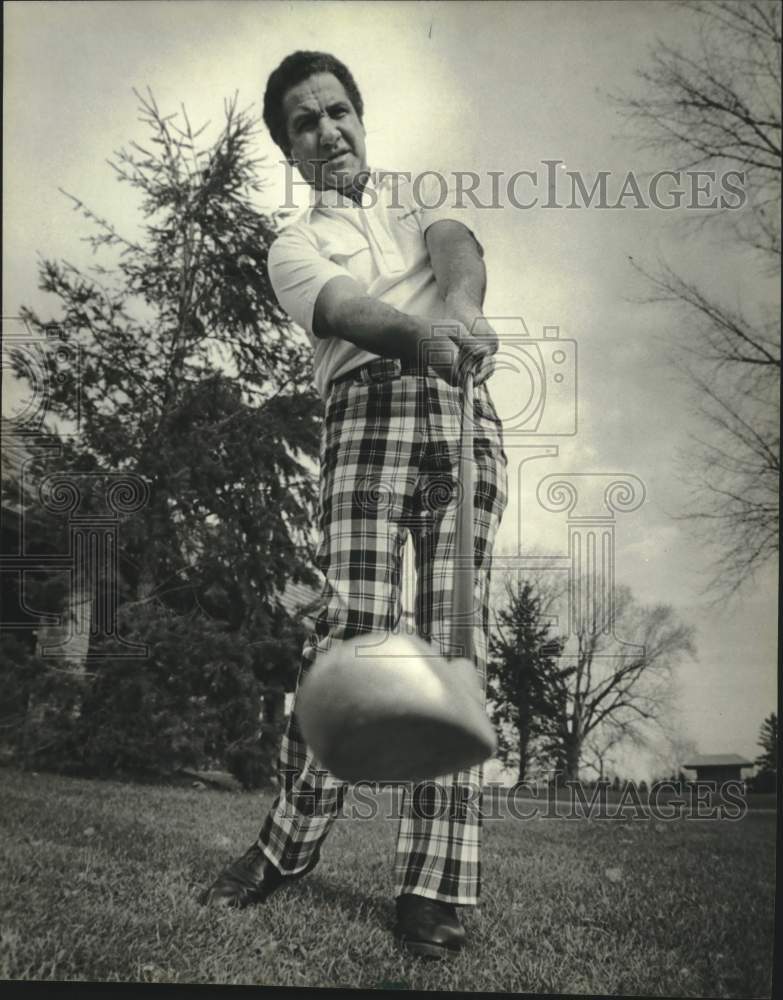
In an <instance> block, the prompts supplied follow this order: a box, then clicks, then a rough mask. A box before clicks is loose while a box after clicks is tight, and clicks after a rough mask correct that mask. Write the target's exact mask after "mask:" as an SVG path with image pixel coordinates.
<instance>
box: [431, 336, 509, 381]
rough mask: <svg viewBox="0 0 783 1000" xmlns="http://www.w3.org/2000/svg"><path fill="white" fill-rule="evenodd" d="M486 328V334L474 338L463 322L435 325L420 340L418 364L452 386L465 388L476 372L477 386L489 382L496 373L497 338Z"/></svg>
mask: <svg viewBox="0 0 783 1000" xmlns="http://www.w3.org/2000/svg"><path fill="white" fill-rule="evenodd" d="M485 325H486V328H487V333H486V334H483V333H482V335H481V336H471V334H470V332H469V331H468V330H467V328H466V327H465V324H464V323H461V322H460V321H459V320H439V321H437V322H433V323H432V324H431V326H430V329H429V330H426V329H425V330H424V331H423V332H422V335H421V337H420V340H419V355H418V359H417V361H418V365H419V367H420V368H421V370H422V371H426V369H427V368H430V369H432V370H433V371H434V372H435V374H436V375H438V376H439V377H440V378H442V379H444V381H446V382H448V383H449V385H455V386H456V385H462V383H463V382H464V380H465V376H466V375H467V374H468V373H472V375H473V378H474V384H476V385H480V384H481V383H482V382H484V381H486V379H488V378H489V376H490V375H491V374H492V371H493V370H494V361H493V355H494V354H495V352H496V351H497V336H496V335H495V334H494V331H493V330H491V328H490V327H489V325H488V324H485Z"/></svg>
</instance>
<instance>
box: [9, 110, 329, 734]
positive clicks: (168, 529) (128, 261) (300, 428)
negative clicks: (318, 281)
mask: <svg viewBox="0 0 783 1000" xmlns="http://www.w3.org/2000/svg"><path fill="white" fill-rule="evenodd" d="M137 96H138V95H137ZM139 101H140V112H141V120H142V122H143V123H144V125H145V126H146V128H147V129H148V132H149V141H148V142H146V143H145V144H144V145H142V144H140V143H136V142H131V143H130V144H129V146H128V147H127V148H125V149H122V150H120V151H119V152H118V153H116V155H115V157H114V159H113V160H112V161H111V166H112V167H113V168H114V170H115V171H116V173H117V177H118V179H119V181H120V182H121V183H123V184H125V185H127V186H128V187H129V188H131V189H133V190H134V191H135V192H136V193H137V194H139V195H140V196H141V201H140V208H141V217H142V220H141V221H142V225H141V227H140V235H139V236H138V237H136V236H133V237H131V236H125V235H122V234H120V233H119V232H118V231H117V229H116V228H115V227H114V226H113V225H112V224H111V222H109V221H107V220H105V219H102V218H100V217H98V216H97V215H96V214H95V213H94V212H92V211H91V210H90V209H89V208H88V207H86V206H85V205H84V204H83V203H82V202H81V201H80V200H79V199H77V198H73V199H72V200H73V202H74V207H75V209H77V210H78V211H79V212H80V213H81V214H82V215H83V216H84V217H85V218H86V219H87V220H88V221H89V222H90V224H91V227H92V229H93V232H92V235H90V236H89V238H88V241H89V242H90V243H91V245H92V247H93V250H94V251H96V252H99V253H100V254H101V255H102V256H103V258H104V259H103V262H102V263H100V264H98V265H96V266H94V267H92V268H90V269H89V270H88V271H83V270H80V269H78V268H77V267H75V266H73V265H72V264H70V263H68V262H67V261H55V260H47V259H45V260H44V261H43V262H42V264H41V268H40V282H41V288H42V289H43V290H44V291H45V292H48V293H51V294H52V295H53V296H55V297H56V298H57V299H58V300H59V315H56V316H54V317H52V318H48V319H44V318H42V317H40V316H39V315H38V314H37V313H36V312H35V311H34V310H33V309H29V308H26V309H24V310H23V319H24V320H25V321H26V323H27V324H28V326H29V328H30V329H31V330H32V331H34V332H36V333H38V334H41V335H44V334H46V332H47V331H51V330H52V329H53V328H56V330H57V333H58V337H59V338H60V340H61V341H62V342H63V343H65V344H67V345H68V346H69V348H70V349H71V355H72V356H73V352H74V351H75V350H77V349H78V351H79V353H80V356H81V367H80V371H79V373H78V376H79V377H78V378H68V377H63V378H60V376H61V375H72V374H73V373H72V372H70V371H68V372H61V371H59V370H58V357H57V354H56V352H52V356H51V358H50V364H51V372H50V376H51V377H50V389H51V391H50V398H49V413H50V417H52V418H60V419H61V420H63V421H65V422H66V427H74V428H76V429H77V431H76V433H75V434H74V435H72V436H70V437H66V436H64V435H63V434H62V433H61V431H60V430H59V429H58V428H57V427H56V426H54V425H53V424H52V422H51V420H50V422H49V424H48V425H47V429H46V433H45V435H44V436H45V437H47V438H49V439H50V440H52V441H55V442H58V443H59V444H60V445H61V446H62V449H63V452H62V457H61V458H59V459H58V460H57V471H58V472H60V471H63V470H66V471H67V473H68V475H69V476H70V477H71V478H72V479H74V480H75V482H76V483H77V485H78V489H79V491H80V493H81V494H82V504H83V505H86V507H85V506H83V508H82V509H81V510H80V513H84V512H85V511H87V512H90V511H92V512H94V513H96V514H97V513H98V512H99V511H100V512H102V511H101V509H100V498H99V495H98V494H99V493H100V474H101V473H102V472H107V473H116V472H130V473H134V474H135V475H137V476H140V477H141V478H142V479H143V480H144V481H145V482H146V484H147V486H148V487H149V500H148V502H147V503H146V504H145V506H144V507H143V508H142V509H141V510H140V511H139V512H138V513H137V514H134V515H133V516H132V517H130V518H128V519H127V520H126V521H124V522H123V524H122V527H121V533H120V539H119V545H120V553H119V579H117V580H105V581H101V583H100V585H101V586H116V588H117V591H118V598H119V604H120V606H121V608H122V607H123V606H124V610H123V615H124V617H123V620H124V621H125V623H126V626H127V627H129V628H130V629H131V631H132V632H133V634H134V635H136V636H137V638H139V639H140V641H144V637H143V632H144V628H146V627H149V628H150V629H152V631H153V632H154V633H155V634H156V635H158V636H159V637H160V642H159V643H158V645H154V644H153V645H154V651H153V652H151V654H150V657H149V658H148V660H147V661H145V664H146V665H144V664H142V663H141V662H140V661H139V660H138V659H136V660H135V661H134V660H131V661H128V663H129V664H131V666H132V665H133V664H134V663H135V669H137V670H141V671H142V673H143V672H144V670H146V671H147V673H148V674H150V676H148V677H147V680H148V681H150V683H153V682H152V681H151V679H150V678H151V676H152V674H154V672H155V670H156V669H157V667H156V666H155V664H156V662H157V663H158V665H159V661H158V660H156V657H157V656H158V654H159V653H161V650H162V649H163V648H164V647H165V648H166V649H168V648H169V646H168V644H167V643H166V642H164V641H163V639H162V637H161V636H162V632H161V629H163V631H165V629H166V627H168V626H170V627H171V629H172V630H173V633H174V634H177V632H178V631H180V632H181V629H180V625H181V622H175V621H174V620H173V619H170V617H169V616H168V611H167V609H168V610H170V611H171V612H174V613H176V614H178V615H180V616H185V618H183V620H187V621H190V622H191V624H193V622H194V621H199V622H200V623H202V624H203V623H206V624H205V625H204V627H205V628H206V629H207V632H209V631H210V628H214V627H217V628H218V629H219V630H220V629H222V630H224V631H228V632H230V633H231V634H232V635H234V636H235V645H236V650H235V652H236V655H233V654H232V655H228V652H227V651H226V650H224V656H225V663H226V664H228V665H229V666H228V669H229V670H230V671H233V673H234V680H235V682H236V683H235V684H234V688H235V691H238V692H242V693H241V694H240V695H238V696H239V697H241V699H243V702H244V705H245V708H244V716H245V719H246V721H247V720H252V719H258V716H259V709H260V699H261V697H262V695H263V691H264V690H265V689H268V688H269V687H270V686H272V687H274V686H276V687H278V688H280V687H281V686H283V685H285V686H287V687H289V688H290V686H291V684H292V680H293V676H294V674H295V670H296V665H297V659H298V656H297V653H298V649H299V648H301V639H302V634H301V632H302V630H301V628H300V627H299V626H297V625H295V624H292V623H291V622H290V621H288V619H287V616H286V615H285V613H283V612H282V609H281V607H280V606H279V603H278V601H277V599H276V594H277V593H278V592H279V591H280V590H282V588H283V587H284V586H285V583H286V581H288V580H289V579H292V580H294V581H304V582H307V583H311V584H312V583H315V582H316V581H317V577H316V575H315V574H314V572H313V569H312V553H313V546H312V536H311V525H312V522H313V518H314V513H315V509H316V504H317V482H316V477H315V474H314V468H315V463H316V461H317V456H318V447H319V437H320V425H321V403H320V400H319V398H318V396H317V394H316V393H315V390H314V388H313V386H312V384H311V351H310V347H309V345H308V344H307V342H306V340H305V339H304V338H303V337H302V336H301V334H297V333H296V331H295V330H294V328H293V327H292V325H291V323H290V321H289V320H288V318H287V316H286V315H285V314H284V313H283V311H282V310H281V309H280V307H279V305H278V304H277V301H276V298H275V296H274V293H273V291H272V289H271V286H270V284H269V280H268V276H267V271H266V260H267V254H268V250H269V247H270V245H271V242H272V240H273V239H274V236H275V231H274V228H273V225H272V223H271V220H270V218H269V217H268V215H267V214H265V213H264V212H263V211H261V210H260V209H259V208H258V206H257V204H256V201H257V200H258V196H259V193H260V192H261V190H262V184H261V181H260V179H259V175H258V166H259V161H258V159H256V158H254V156H253V141H254V135H255V132H254V125H253V122H252V120H251V118H250V116H249V115H248V114H247V113H245V112H240V111H238V110H237V108H236V102H235V101H234V102H227V103H226V105H225V122H224V124H223V126H222V130H221V132H220V134H219V135H218V136H217V138H216V139H215V141H214V142H212V143H211V144H206V145H205V146H204V147H203V148H200V147H199V137H200V136H201V135H202V133H203V129H199V130H198V131H194V130H193V129H192V127H191V125H190V122H189V120H188V118H187V114H186V112H185V111H184V109H183V110H182V112H181V115H179V116H172V115H164V114H162V113H161V111H160V110H159V109H158V106H157V104H156V103H155V100H154V98H153V97H152V95H151V94H150V95H149V96H148V97H147V98H142V97H139ZM69 197H70V196H69ZM107 263H108V266H106V264H107ZM12 361H13V364H14V369H15V371H16V374H17V376H19V377H20V378H27V379H28V381H29V374H28V372H27V370H26V368H25V365H24V362H23V359H13V358H12ZM33 388H34V387H33ZM80 475H81V476H82V478H81V479H80V478H79V476H80ZM93 489H94V490H95V499H94V500H93V499H92V498H91V491H92V490H93ZM90 505H92V506H90ZM149 602H152V603H153V604H154V605H155V606H157V607H158V609H159V610H158V611H156V612H150V611H149V610H145V609H144V606H145V605H147V604H149ZM134 609H135V610H134ZM194 614H195V615H196V616H197V618H195V619H194V618H193V615H194ZM134 616H135V617H134ZM161 622H164V625H160V623H161ZM166 622H168V626H165V623H166ZM209 622H212V626H210V627H209V628H207V626H208V625H209ZM145 623H146V624H145ZM198 632H199V627H195V628H194V634H195V633H198ZM210 634H211V632H210ZM240 646H241V647H242V648H244V647H245V646H247V647H248V648H249V649H250V650H254V651H255V652H253V653H252V655H247V656H246V655H244V654H241V655H240V652H239V650H240ZM155 650H156V651H155ZM262 650H263V652H264V653H265V654H266V655H265V656H264V657H261V656H260V655H259V652H260V651H262ZM270 651H271V653H272V654H273V655H271V656H270V655H269V654H270ZM161 655H162V654H161ZM180 655H181V659H182V668H183V672H184V673H185V674H187V673H188V672H189V665H188V664H186V663H185V660H186V659H187V658H188V657H189V656H191V655H195V660H194V662H195V663H196V664H198V663H200V662H202V661H203V657H199V655H198V650H194V649H191V648H189V647H188V648H186V647H185V646H182V647H181V653H180ZM164 659H166V661H167V662H168V664H169V666H171V665H172V664H171V659H170V657H169V655H168V654H166V656H165V657H164ZM104 666H106V665H105V664H104ZM142 668H143V669H142ZM109 669H110V668H109V667H108V666H106V670H109ZM150 672H151V673H150ZM166 676H168V674H167V675H166ZM251 682H252V683H251ZM155 683H157V682H155ZM194 683H195V681H194ZM196 686H198V685H196ZM228 687H229V688H230V687H231V685H230V684H229V685H228ZM107 690H108V689H107V687H106V685H105V684H100V685H96V686H95V688H94V690H93V691H92V692H91V693H90V696H89V697H88V698H86V700H85V703H84V707H85V712H86V715H85V725H86V724H87V718H86V716H87V715H89V713H90V712H93V713H97V712H98V711H99V709H98V705H99V703H101V704H103V705H104V708H106V705H107V704H108V703H107V702H106V701H105V699H104V702H101V697H100V691H103V692H104V693H105V692H106V691H107ZM226 690H227V688H226V686H225V685H223V686H222V687H221V686H220V685H218V686H217V687H214V686H213V687H211V688H209V690H207V691H206V692H204V691H201V690H200V689H199V691H195V690H194V691H192V692H191V695H192V696H193V697H194V698H196V699H198V698H201V697H202V695H203V696H204V697H206V698H207V700H208V701H209V700H210V699H216V698H220V697H222V696H223V695H222V694H221V691H222V692H223V693H225V691H226ZM191 695H188V696H187V697H191ZM96 699H97V700H96ZM110 701H111V704H113V705H114V706H115V709H116V711H115V712H114V724H115V729H116V726H118V725H121V723H122V719H123V716H122V711H125V709H123V710H122V711H120V708H119V705H118V701H117V699H116V698H114V699H113V700H112V699H110ZM143 703H144V702H143V699H141V700H137V702H134V701H133V699H130V700H129V701H128V702H127V704H126V709H127V712H131V711H132V709H131V707H130V706H132V705H133V704H137V706H141V705H143ZM197 703H198V701H196V702H193V704H197ZM87 710H89V711H87ZM102 710H103V709H102ZM107 710H108V709H107ZM133 711H140V709H139V708H138V707H137V709H135V710H133ZM229 714H230V713H229ZM224 715H225V713H224ZM156 717H158V716H156ZM122 724H123V725H124V726H125V728H126V729H127V728H128V726H129V725H130V723H129V722H128V721H127V719H126V720H125V722H124V723H122ZM248 724H249V723H248ZM111 728H112V727H111V726H104V728H103V730H102V731H103V732H105V733H109V732H110V731H111ZM196 728H197V727H196ZM247 728H248V727H247V725H245V727H244V729H245V730H247ZM235 730H236V727H234V730H232V729H231V726H230V725H228V724H227V726H226V729H225V732H224V734H223V736H224V738H222V739H217V738H215V739H212V743H211V744H210V740H209V739H207V740H206V741H205V742H203V748H205V749H204V753H206V752H207V749H206V748H208V745H212V746H213V747H218V746H221V745H222V746H223V748H224V749H225V746H226V745H228V743H230V742H231V741H230V740H229V736H230V735H231V733H230V732H229V731H231V732H233V735H234V738H235V737H236V731H235ZM243 731H244V730H243ZM234 742H235V739H234ZM163 744H165V740H164V741H163ZM163 744H161V745H163ZM168 746H169V749H171V744H170V743H169V744H168ZM199 752H200V751H199ZM270 752H271V751H270Z"/></svg>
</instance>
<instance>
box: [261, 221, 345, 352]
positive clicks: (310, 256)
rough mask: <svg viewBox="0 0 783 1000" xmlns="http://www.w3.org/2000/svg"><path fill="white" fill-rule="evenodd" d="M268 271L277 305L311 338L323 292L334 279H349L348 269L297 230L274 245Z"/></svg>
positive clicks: (270, 251) (311, 237)
mask: <svg viewBox="0 0 783 1000" xmlns="http://www.w3.org/2000/svg"><path fill="white" fill-rule="evenodd" d="M267 268H268V272H269V280H270V282H271V284H272V289H273V291H274V293H275V295H276V296H277V300H278V302H279V303H280V305H281V306H282V307H283V309H285V311H286V312H287V313H288V315H289V316H290V317H291V319H292V320H293V321H294V322H295V323H298V324H299V326H301V327H303V328H304V330H305V331H306V332H307V333H309V334H312V333H313V311H314V310H315V303H316V300H317V298H318V295H319V293H320V292H321V289H322V288H323V287H324V285H325V284H326V283H327V282H328V281H331V279H332V278H336V277H340V276H348V277H350V274H349V272H348V271H346V270H345V268H343V267H340V265H339V264H335V263H334V261H332V260H329V259H328V258H327V257H323V256H322V255H321V254H320V253H319V252H318V246H317V243H316V242H315V238H314V236H312V234H311V233H308V232H307V231H306V230H303V229H301V228H299V227H298V226H296V227H294V226H292V227H291V228H290V229H286V230H284V231H283V232H282V233H281V234H280V236H278V238H277V239H276V240H275V242H274V243H273V244H272V246H271V248H270V250H269V258H268V261H267Z"/></svg>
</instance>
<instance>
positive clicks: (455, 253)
mask: <svg viewBox="0 0 783 1000" xmlns="http://www.w3.org/2000/svg"><path fill="white" fill-rule="evenodd" d="M426 241H427V250H428V252H429V255H430V261H431V262H432V270H433V273H434V274H435V280H436V282H437V284H438V292H439V294H440V296H441V298H442V299H443V302H444V304H445V306H446V313H447V314H448V315H449V316H450V317H453V318H454V319H456V320H459V322H460V323H462V324H463V325H464V326H465V327H466V328H467V330H468V331H469V332H471V333H475V334H477V335H479V336H483V337H488V338H489V340H490V341H491V342H492V346H494V347H496V346H497V337H496V335H495V333H494V331H493V330H492V329H491V328H490V327H489V325H488V324H487V323H486V322H480V321H481V320H483V317H484V311H483V303H484V294H485V292H486V288H487V271H486V268H485V266H484V261H483V259H482V257H481V253H480V251H479V246H478V243H477V242H476V240H475V237H474V236H473V234H472V233H471V231H470V230H469V229H468V228H467V227H466V226H464V225H463V224H462V223H460V222H456V221H452V220H444V221H442V222H436V223H434V224H433V225H432V226H431V227H430V228H429V229H428V230H427V233H426Z"/></svg>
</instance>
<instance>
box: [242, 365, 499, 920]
mask: <svg viewBox="0 0 783 1000" xmlns="http://www.w3.org/2000/svg"><path fill="white" fill-rule="evenodd" d="M373 368H374V371H373V374H372V376H370V375H369V374H368V373H367V372H363V373H361V375H359V376H357V378H356V380H353V381H351V382H342V383H338V384H337V385H334V386H333V387H332V389H331V391H330V394H329V396H328V398H327V401H326V412H325V418H324V425H323V430H322V437H321V454H320V461H321V480H320V529H321V540H320V546H319V551H318V562H319V566H320V568H321V570H322V571H323V573H324V575H325V577H326V586H325V592H324V593H325V601H324V604H323V606H322V608H321V610H320V612H319V614H318V617H317V619H316V624H315V631H314V633H313V635H312V636H311V641H310V643H308V646H307V647H306V649H305V652H304V654H303V659H302V666H301V668H300V674H299V681H300V682H301V679H302V677H303V676H304V671H306V669H307V667H308V665H309V663H310V662H312V661H313V660H314V659H315V656H316V655H317V654H318V653H320V652H321V651H324V650H326V649H328V648H329V646H330V644H331V642H332V641H333V640H337V641H339V640H343V639H349V638H352V637H353V636H356V635H360V634H364V633H367V632H374V631H392V630H394V629H395V628H396V627H399V623H400V616H401V611H402V601H401V564H402V554H403V548H404V545H405V542H406V539H407V537H408V533H409V532H410V533H411V534H412V536H413V542H414V549H415V557H416V570H417V586H416V596H415V618H416V626H417V630H418V632H419V634H420V635H422V636H423V637H424V638H425V639H428V640H430V641H431V642H432V643H433V644H435V645H436V648H438V649H439V652H441V653H443V654H448V653H449V645H450V618H451V589H452V572H453V553H454V541H455V533H456V514H457V502H456V500H457V491H456V488H455V481H456V477H457V473H458V462H459V444H460V423H461V413H462V390H461V389H459V388H455V387H452V386H449V385H448V384H447V383H446V382H444V381H443V380H442V379H439V378H436V377H434V376H432V377H429V376H416V375H399V363H398V362H395V361H391V360H384V361H383V362H376V363H374V366H373ZM473 457H474V462H475V471H474V511H475V514H474V524H475V528H474V583H475V604H474V607H475V608H476V609H480V612H478V611H477V614H476V616H475V628H474V648H475V662H476V667H477V670H478V672H479V675H480V678H481V680H482V682H483V684H484V685H485V684H486V659H487V631H488V627H489V607H488V600H489V582H490V566H491V560H492V546H493V542H494V539H495V534H496V532H497V529H498V526H499V523H500V519H501V517H502V514H503V511H504V509H505V506H506V503H507V499H508V491H507V475H506V467H507V458H506V454H505V452H504V450H503V438H502V426H501V422H500V420H499V419H498V417H497V414H496V412H495V409H494V406H493V404H492V401H491V399H490V396H489V392H488V389H487V386H486V383H483V384H481V385H478V386H476V387H475V388H474V436H473ZM278 768H279V779H280V790H279V793H278V795H277V798H276V800H275V802H274V803H273V805H272V807H271V810H270V812H269V814H268V815H267V817H266V819H265V821H264V824H263V826H262V828H261V832H260V834H259V837H258V844H259V846H260V847H261V849H262V850H263V851H264V853H265V854H266V856H267V858H268V859H269V860H270V861H271V862H272V863H273V864H274V865H275V866H276V867H277V868H278V869H279V870H280V871H281V872H283V873H284V874H295V873H299V872H304V871H307V870H309V869H310V868H311V867H313V865H314V864H315V863H316V862H317V860H318V856H319V852H320V849H321V844H322V842H323V840H324V838H325V837H326V835H327V833H328V832H329V829H330V827H331V825H332V823H333V822H334V820H335V818H336V817H337V816H338V815H339V814H340V812H341V809H342V804H343V799H344V795H345V792H346V789H347V787H348V786H347V785H346V783H345V782H342V781H340V780H339V779H337V778H336V777H334V775H331V774H330V773H329V772H328V771H326V770H325V769H324V768H323V767H321V766H319V764H318V762H317V761H316V760H315V759H314V757H313V754H312V753H311V751H310V750H309V749H308V747H307V746H306V744H305V742H304V740H303V738H302V735H301V732H300V730H299V727H298V724H297V719H296V700H294V708H293V711H292V713H291V715H290V717H289V721H288V727H287V730H286V732H285V734H284V736H283V740H282V744H281V749H280V759H279V764H278ZM481 781H482V772H481V768H480V767H474V768H471V769H469V770H465V771H462V772H460V773H459V774H455V775H449V776H446V777H444V778H441V779H437V781H436V782H428V783H426V784H425V783H422V784H421V785H419V786H417V787H416V788H415V789H408V791H407V793H406V794H405V795H404V801H403V807H402V818H401V820H400V826H399V831H398V837H397V850H396V862H395V894H396V895H400V894H401V893H416V894H418V895H421V896H426V897H429V898H431V899H438V900H442V901H443V902H448V903H455V904H459V905H463V906H465V905H475V904H476V903H477V902H478V896H479V890H480V861H479V838H480V829H481V815H480V788H481Z"/></svg>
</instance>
